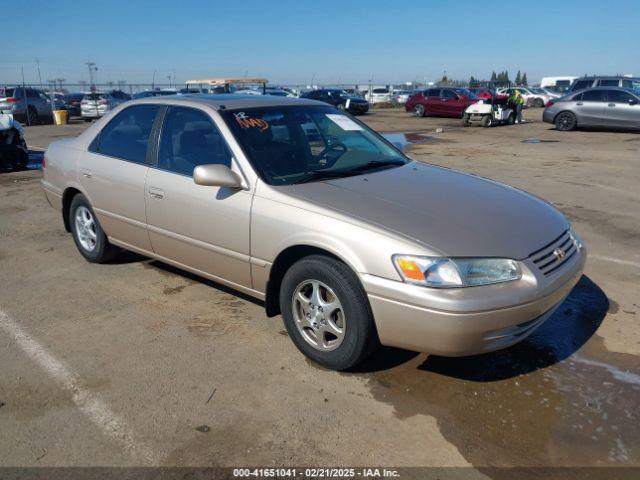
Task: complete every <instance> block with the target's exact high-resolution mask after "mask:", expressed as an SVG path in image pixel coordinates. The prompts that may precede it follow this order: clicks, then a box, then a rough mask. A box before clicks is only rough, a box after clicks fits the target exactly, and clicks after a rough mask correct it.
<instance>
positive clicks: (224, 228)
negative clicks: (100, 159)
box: [146, 106, 252, 288]
mask: <svg viewBox="0 0 640 480" xmlns="http://www.w3.org/2000/svg"><path fill="white" fill-rule="evenodd" d="M214 163H220V164H224V165H227V166H229V167H230V168H237V167H235V166H233V167H232V163H233V159H232V157H231V152H230V151H229V148H228V147H227V145H226V143H225V141H224V139H223V137H222V135H221V134H220V131H219V130H218V128H217V127H216V126H215V124H214V122H213V120H212V119H211V117H210V116H209V114H207V113H206V112H204V111H203V110H200V109H196V108H190V107H179V106H170V107H169V108H168V110H167V112H166V114H165V118H164V122H163V126H162V131H161V133H160V143H159V148H158V166H157V168H151V169H150V170H149V174H148V176H147V187H146V205H147V222H148V225H149V226H148V228H149V236H150V238H151V245H152V247H153V250H154V252H155V253H156V254H157V255H160V256H162V257H165V258H167V259H169V260H173V261H174V262H178V263H180V264H182V265H184V266H187V267H191V268H193V269H196V270H198V271H201V272H204V273H206V274H208V275H211V276H214V277H216V278H218V279H220V280H223V281H227V282H230V283H232V284H236V285H240V286H243V287H249V288H250V287H251V269H250V264H249V255H250V249H249V233H250V232H249V221H250V211H251V200H252V194H251V193H250V192H248V191H246V190H240V189H233V188H227V187H207V186H202V185H196V184H195V182H194V181H193V176H192V175H193V169H194V168H195V167H196V166H198V165H205V164H214Z"/></svg>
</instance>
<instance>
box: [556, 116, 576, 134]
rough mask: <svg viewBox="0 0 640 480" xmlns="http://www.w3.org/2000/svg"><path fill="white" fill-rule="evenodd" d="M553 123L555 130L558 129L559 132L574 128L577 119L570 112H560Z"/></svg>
mask: <svg viewBox="0 0 640 480" xmlns="http://www.w3.org/2000/svg"><path fill="white" fill-rule="evenodd" d="M553 123H554V124H555V126H556V130H560V131H561V132H569V131H571V130H574V129H575V128H576V126H577V125H578V119H577V118H576V116H575V115H574V114H573V113H571V112H560V113H559V114H558V115H556V118H555V120H554V121H553Z"/></svg>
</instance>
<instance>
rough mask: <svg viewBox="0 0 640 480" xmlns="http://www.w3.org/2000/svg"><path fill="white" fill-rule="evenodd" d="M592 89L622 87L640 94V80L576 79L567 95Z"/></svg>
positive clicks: (599, 77)
mask: <svg viewBox="0 0 640 480" xmlns="http://www.w3.org/2000/svg"><path fill="white" fill-rule="evenodd" d="M592 87H621V88H626V89H628V90H633V91H634V92H635V93H637V94H640V78H639V77H618V76H613V77H604V76H593V77H581V78H578V79H576V80H575V81H574V82H573V83H572V84H571V86H570V87H569V90H567V93H572V92H577V91H578V90H583V89H585V88H592Z"/></svg>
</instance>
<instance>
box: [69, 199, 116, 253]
mask: <svg viewBox="0 0 640 480" xmlns="http://www.w3.org/2000/svg"><path fill="white" fill-rule="evenodd" d="M69 219H70V223H71V234H72V235H73V240H74V242H75V244H76V247H78V250H79V251H80V254H81V255H82V256H83V257H84V258H86V259H87V260H88V261H90V262H92V263H102V262H106V261H108V260H111V259H112V258H113V257H114V256H115V254H116V253H117V249H116V248H115V247H114V246H113V245H111V244H110V243H109V240H108V239H107V236H106V235H105V233H104V230H102V227H101V226H100V222H98V219H97V218H96V215H95V213H94V212H93V209H92V208H91V205H90V204H89V202H88V201H87V199H86V198H85V196H84V195H82V194H80V193H79V194H77V195H76V196H75V197H73V199H72V200H71V206H70V207H69Z"/></svg>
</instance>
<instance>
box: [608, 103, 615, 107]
mask: <svg viewBox="0 0 640 480" xmlns="http://www.w3.org/2000/svg"><path fill="white" fill-rule="evenodd" d="M608 106H609V107H615V106H616V104H615V103H610V104H609V105H608Z"/></svg>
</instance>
